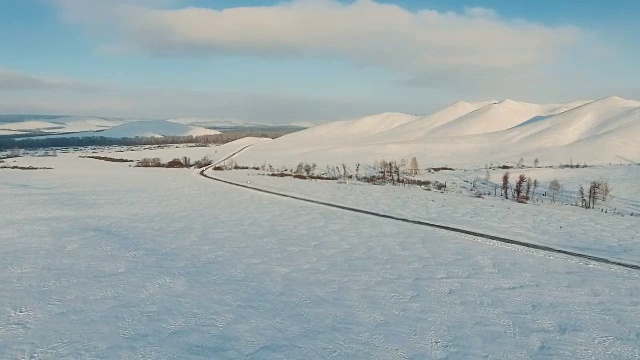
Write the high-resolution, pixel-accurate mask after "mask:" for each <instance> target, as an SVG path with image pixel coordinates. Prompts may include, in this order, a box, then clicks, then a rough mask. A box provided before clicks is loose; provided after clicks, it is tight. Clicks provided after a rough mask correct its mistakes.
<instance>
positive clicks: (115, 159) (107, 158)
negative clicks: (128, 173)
mask: <svg viewBox="0 0 640 360" xmlns="http://www.w3.org/2000/svg"><path fill="white" fill-rule="evenodd" d="M80 157H81V158H84V159H95V160H102V161H107V162H114V163H130V162H134V161H133V160H129V159H120V158H114V157H109V156H97V155H96V156H94V155H91V156H80Z"/></svg>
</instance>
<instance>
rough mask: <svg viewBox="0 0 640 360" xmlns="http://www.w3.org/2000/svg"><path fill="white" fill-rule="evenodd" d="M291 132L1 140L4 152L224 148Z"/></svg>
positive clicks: (9, 138) (7, 138)
mask: <svg viewBox="0 0 640 360" xmlns="http://www.w3.org/2000/svg"><path fill="white" fill-rule="evenodd" d="M287 133H288V132H285V131H281V132H269V131H260V132H244V131H242V132H229V133H221V134H215V135H201V136H191V135H189V136H164V137H141V136H139V137H134V138H109V137H104V136H86V137H50V138H19V139H18V138H13V137H0V151H3V150H10V149H43V148H67V147H86V146H138V145H168V144H203V145H222V144H226V143H229V142H232V141H235V140H239V139H242V138H245V137H266V138H271V139H275V138H277V137H280V136H283V135H285V134H287Z"/></svg>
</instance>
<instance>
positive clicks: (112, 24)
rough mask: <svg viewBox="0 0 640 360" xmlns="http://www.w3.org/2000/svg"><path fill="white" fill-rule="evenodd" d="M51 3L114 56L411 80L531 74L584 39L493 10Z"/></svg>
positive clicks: (314, 2)
mask: <svg viewBox="0 0 640 360" xmlns="http://www.w3.org/2000/svg"><path fill="white" fill-rule="evenodd" d="M57 1H58V3H59V4H60V5H61V9H62V11H63V14H64V17H65V19H66V20H67V21H71V22H75V23H78V24H81V25H84V26H87V27H90V28H91V29H92V30H94V31H95V32H97V33H99V34H100V35H101V36H102V37H103V38H104V41H105V42H106V44H105V45H106V46H107V47H108V48H109V49H110V50H111V51H123V49H126V50H130V51H139V52H143V53H148V54H151V55H160V56H203V55H224V54H232V55H237V54H241V55H254V56H262V57H314V58H317V57H320V58H331V59H333V58H338V59H345V60H348V61H351V62H352V63H354V64H357V65H364V66H378V67H383V68H386V69H390V70H393V71H396V72H399V73H403V74H407V75H409V76H418V77H424V76H428V75H429V74H439V73H441V72H446V73H447V74H449V75H450V76H454V77H455V76H456V73H458V72H459V71H460V70H463V71H467V72H468V71H474V72H484V73H496V72H502V71H506V72H513V71H518V70H522V69H527V68H531V67H535V66H537V65H541V64H546V63H548V62H550V61H552V60H553V59H554V57H555V55H557V53H558V52H560V51H562V49H563V48H564V47H565V46H567V45H571V44H573V43H574V42H576V41H577V39H578V38H579V37H580V35H581V30H580V29H578V28H575V27H570V26H561V27H550V26H544V25H539V24H533V23H529V22H525V21H522V20H515V21H510V20H506V19H502V18H500V17H499V16H498V14H496V13H495V12H494V11H493V10H490V9H484V8H467V9H465V11H464V12H462V13H453V12H446V13H443V12H437V11H432V10H421V11H417V12H411V11H409V10H406V9H403V8H401V7H399V6H396V5H388V4H381V3H377V2H374V1H371V0H358V1H355V2H352V3H340V2H337V1H335V0H297V1H293V2H288V3H281V4H279V5H275V6H267V7H239V8H229V9H223V10H214V9H205V8H195V7H188V8H176V7H175V6H174V7H164V8H159V7H158V6H159V5H157V4H158V2H151V1H142V2H141V1H137V2H135V5H131V3H132V2H131V1H126V2H125V1H123V0H109V1H104V2H94V1H91V2H88V1H82V0H57ZM169 3H170V2H169ZM151 4H154V5H151ZM167 4H168V3H167V2H164V5H167ZM105 29H108V31H107V30H105Z"/></svg>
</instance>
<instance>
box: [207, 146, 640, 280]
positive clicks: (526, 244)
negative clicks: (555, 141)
mask: <svg viewBox="0 0 640 360" xmlns="http://www.w3.org/2000/svg"><path fill="white" fill-rule="evenodd" d="M251 146H252V145H247V146H245V147H243V148H241V149H240V150H238V151H236V152H234V153H232V154H231V155H229V156H227V157H225V158H224V159H222V160H218V161H217V162H216V163H214V164H212V165H209V166H207V167H205V168H203V169H202V170H200V171H199V172H198V173H199V174H200V176H202V177H204V178H207V179H210V180H214V181H217V182H220V183H223V184H227V185H232V186H236V187H239V188H243V189H247V190H252V191H257V192H260V193H263V194H269V195H275V196H279V197H283V198H287V199H293V200H297V201H303V202H306V203H311V204H316V205H322V206H325V207H330V208H334V209H340V210H345V211H350V212H354V213H358V214H364V215H370V216H375V217H379V218H383V219H389V220H394V221H400V222H404V223H408V224H413V225H420V226H426V227H430V228H434V229H440V230H445V231H449V232H453V233H458V234H463V235H468V236H475V237H478V238H483V239H487V240H493V241H496V242H499V243H503V244H509V245H515V246H518V247H523V248H528V249H533V250H538V251H543V252H546V253H553V254H561V255H565V256H570V257H573V258H578V259H584V260H589V261H593V262H596V263H600V264H605V265H611V266H617V267H622V268H626V269H631V270H640V265H638V264H631V263H626V262H622V261H619V260H615V259H608V258H605V257H600V256H595V255H589V254H584V253H579V252H575V251H569V250H563V249H560V248H555V247H552V246H547V245H541V244H535V243H530V242H526V241H519V240H513V239H509V238H504V237H500V236H496V235H489V234H483V233H480V232H477V231H471V230H466V229H461V228H456V227H453V226H448V225H442V224H436V223H431V222H426V221H420V220H414V219H408V218H403V217H398V216H393V215H388V214H382V213H377V212H374V211H369V210H364V209H358V208H354V207H350V206H344V205H339V204H333V203H329V202H325V201H319V200H312V199H307V198H303V197H299V196H295V195H289V194H283V193H279V192H276V191H271V190H265V189H260V188H256V187H253V186H248V185H245V184H240V183H235V182H233V181H228V180H223V179H220V178H216V177H214V176H210V175H207V174H205V172H206V171H207V170H209V169H210V168H212V167H214V166H215V165H218V164H220V163H221V162H224V161H226V160H229V159H230V158H232V157H234V156H236V155H237V154H239V153H241V152H242V151H244V150H246V149H247V148H249V147H251Z"/></svg>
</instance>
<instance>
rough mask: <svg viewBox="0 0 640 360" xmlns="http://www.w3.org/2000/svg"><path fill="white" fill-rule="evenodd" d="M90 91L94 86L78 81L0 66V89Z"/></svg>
mask: <svg viewBox="0 0 640 360" xmlns="http://www.w3.org/2000/svg"><path fill="white" fill-rule="evenodd" d="M51 89H62V90H71V91H91V90H95V87H94V86H91V85H88V84H84V83H81V82H79V81H74V80H68V79H62V78H52V77H38V76H33V75H26V74H22V73H19V72H15V71H11V70H6V69H2V68H0V90H51Z"/></svg>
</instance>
